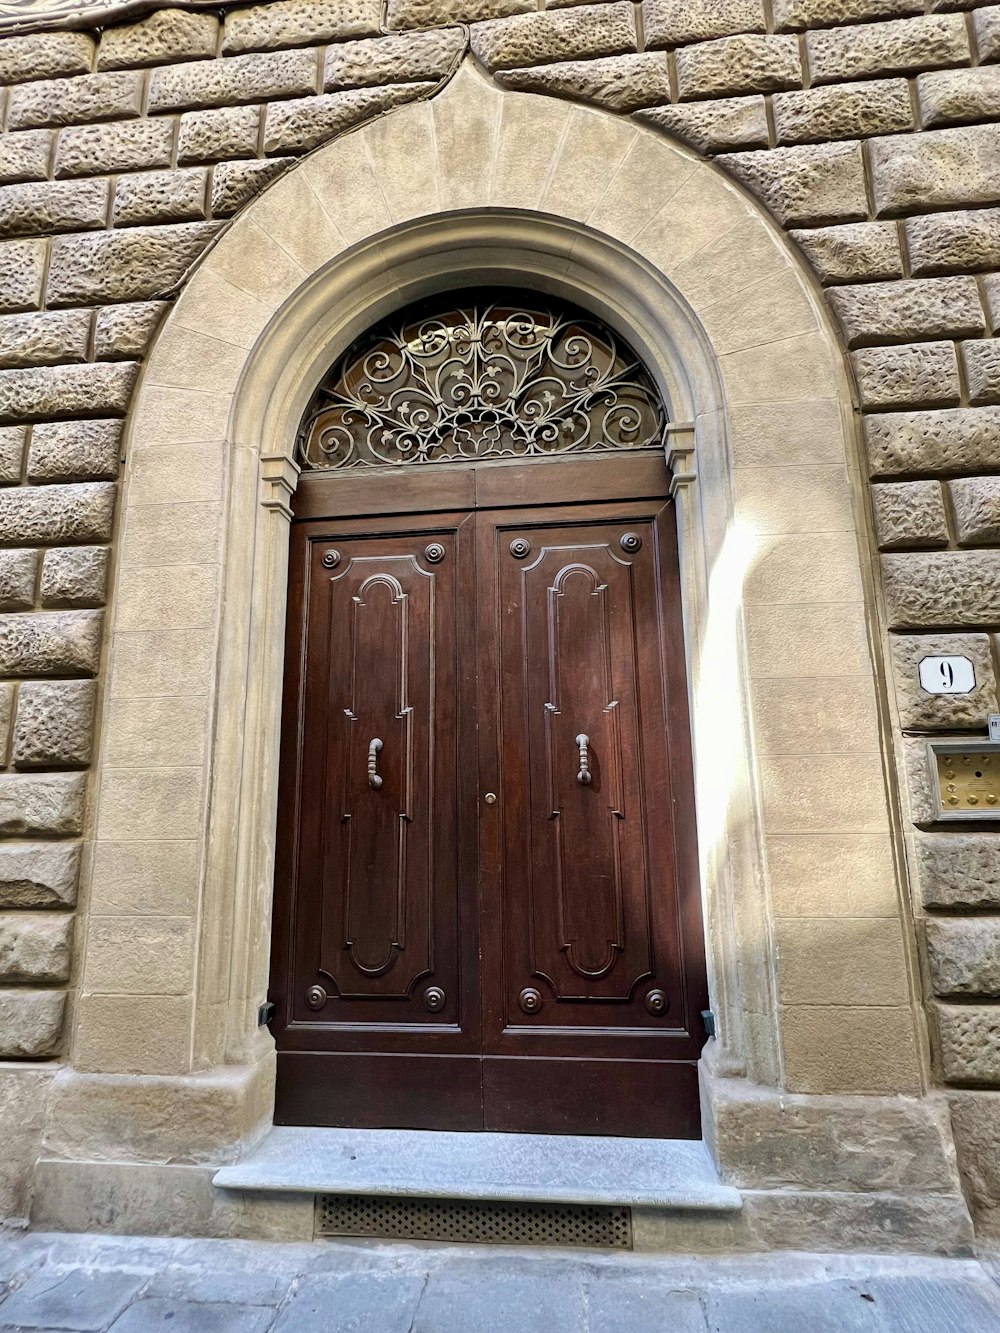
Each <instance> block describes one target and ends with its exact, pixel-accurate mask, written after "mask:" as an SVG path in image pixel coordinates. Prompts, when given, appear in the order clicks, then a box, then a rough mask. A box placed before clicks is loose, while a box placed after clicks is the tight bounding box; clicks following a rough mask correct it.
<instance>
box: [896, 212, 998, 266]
mask: <svg viewBox="0 0 1000 1333" xmlns="http://www.w3.org/2000/svg"><path fill="white" fill-rule="evenodd" d="M903 228H904V230H905V232H906V243H907V249H908V250H909V254H910V269H911V271H912V273H913V274H914V275H915V276H918V277H923V276H925V275H927V274H935V273H972V272H977V271H978V270H980V269H986V268H994V267H996V266H997V265H1000V209H998V208H982V209H976V210H975V211H973V212H960V213H931V214H929V215H928V216H927V217H922V218H920V217H917V218H907V219H906V221H905V222H904V223H903Z"/></svg>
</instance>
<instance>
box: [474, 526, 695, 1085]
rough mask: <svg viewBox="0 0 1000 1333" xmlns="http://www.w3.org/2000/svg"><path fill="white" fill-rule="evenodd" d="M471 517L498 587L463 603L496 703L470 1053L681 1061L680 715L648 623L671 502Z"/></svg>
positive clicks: (689, 1016) (683, 855)
mask: <svg viewBox="0 0 1000 1333" xmlns="http://www.w3.org/2000/svg"><path fill="white" fill-rule="evenodd" d="M481 518H482V519H485V520H487V521H489V523H490V528H489V530H487V531H486V532H483V531H482V530H481V532H480V539H479V540H480V560H479V564H480V569H481V571H482V578H483V580H484V583H489V582H493V584H494V586H495V589H496V594H495V599H491V596H490V589H489V587H482V588H481V592H480V605H481V606H482V607H489V606H490V604H491V600H495V604H496V607H497V610H496V613H495V624H494V625H493V626H492V627H491V630H490V631H489V632H485V633H481V635H480V639H481V642H482V643H483V645H484V647H483V652H484V653H485V652H486V651H487V649H486V646H485V645H486V644H488V643H492V644H494V645H495V652H496V666H495V667H492V666H490V665H487V666H486V667H485V669H486V670H487V671H493V670H495V672H496V676H497V681H498V692H499V709H498V715H497V716H494V718H493V726H494V728H495V739H493V738H491V740H490V742H489V743H488V745H487V758H486V765H487V768H489V767H490V765H491V762H492V761H491V756H490V754H489V750H490V748H491V747H493V746H495V747H496V749H497V750H498V751H499V754H500V756H501V763H502V776H498V779H497V780H498V782H499V785H500V789H501V790H500V802H499V806H500V810H501V816H500V821H499V822H501V823H502V830H503V832H502V847H501V849H500V855H499V856H498V857H496V858H495V864H496V865H497V867H498V871H497V874H496V875H495V876H494V880H495V883H494V885H493V886H491V887H490V888H485V889H484V901H485V902H489V903H492V904H493V911H492V912H490V913H488V917H487V923H486V924H487V929H488V930H491V931H492V939H491V941H490V943H489V944H487V945H486V947H485V948H484V966H485V967H490V966H492V967H493V976H492V979H488V980H486V981H485V982H484V995H485V997H486V1000H485V1003H486V1014H487V1020H486V1024H487V1025H486V1032H485V1040H486V1047H485V1049H486V1051H487V1052H488V1053H489V1052H496V1053H513V1052H515V1051H516V1052H520V1053H523V1054H526V1055H527V1054H530V1055H534V1056H538V1055H542V1054H547V1055H549V1056H550V1057H558V1056H563V1057H565V1056H569V1055H577V1054H586V1055H588V1056H607V1057H612V1058H615V1059H623V1058H626V1057H628V1058H633V1059H649V1058H651V1057H653V1056H654V1055H655V1057H656V1058H660V1059H678V1058H687V1059H694V1058H696V1057H697V1054H698V1051H699V1049H700V1046H701V1042H702V1040H703V1038H702V1037H701V1035H700V1031H699V1028H700V1021H699V1017H700V1009H701V1008H702V1007H703V1006H704V1003H705V1001H704V974H703V964H702V962H701V948H700V939H699V936H698V932H697V929H695V931H694V933H693V935H692V936H691V938H690V939H688V940H682V934H681V911H680V900H681V898H682V897H688V896H690V895H691V893H692V892H694V893H695V895H696V893H697V890H696V887H695V886H696V885H697V867H696V863H695V857H694V838H693V828H692V827H691V821H690V816H688V819H687V822H686V824H685V822H684V820H683V819H682V818H680V819H679V818H678V817H677V816H678V815H679V814H680V812H686V811H687V810H689V809H690V806H691V800H690V756H689V752H688V739H687V732H686V710H685V716H684V725H683V727H681V726H679V725H678V719H677V718H672V717H670V716H669V715H668V711H667V706H666V700H667V698H668V697H669V695H670V694H672V693H674V692H676V691H678V690H679V691H680V693H681V699H682V701H683V699H684V697H685V690H686V684H685V676H684V671H683V661H684V658H683V645H682V642H681V638H680V635H681V627H680V620H679V616H677V615H673V616H665V615H664V594H665V593H669V594H675V593H676V587H664V579H665V578H666V579H668V580H669V578H670V571H671V569H672V568H673V567H674V565H675V561H676V552H675V548H674V540H675V539H674V528H673V512H672V506H670V505H664V504H663V503H662V502H661V503H657V504H652V505H650V504H646V505H644V506H638V505H630V506H622V505H618V506H615V507H614V508H613V509H612V508H611V507H609V506H588V507H587V508H586V509H582V510H579V511H577V510H573V511H566V512H564V513H561V514H560V513H558V512H557V511H552V510H540V511H534V512H527V513H524V512H519V513H517V514H516V515H514V514H512V515H508V516H503V515H482V516H481ZM553 520H556V521H553ZM636 537H638V539H639V546H638V549H637V550H634V551H632V550H629V549H625V548H624V547H623V544H622V539H623V538H624V539H625V546H626V547H630V546H631V545H632V544H633V541H634V538H636ZM519 542H521V543H526V544H527V545H528V547H529V548H530V549H529V552H528V554H527V555H525V556H523V557H521V558H519V553H520V551H521V550H522V549H523V547H521V546H518V543H519ZM674 733H676V734H674ZM583 736H586V737H587V741H586V742H585V743H583V742H581V738H582V737H583ZM582 744H585V746H586V748H585V750H584V751H583V752H582V753H581V746H582ZM581 774H582V775H583V777H584V780H583V781H581V780H580V775H581ZM587 779H589V780H587ZM498 832H499V831H498V830H495V831H494V836H496V834H497V833H498ZM488 856H489V853H487V858H488ZM484 859H486V858H484ZM486 863H487V864H488V863H489V862H488V859H487V860H486ZM685 945H686V949H685Z"/></svg>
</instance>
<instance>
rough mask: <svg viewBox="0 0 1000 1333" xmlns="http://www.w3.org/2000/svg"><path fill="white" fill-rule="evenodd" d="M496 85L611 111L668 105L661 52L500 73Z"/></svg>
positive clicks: (573, 61) (572, 61) (668, 93)
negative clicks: (593, 105)
mask: <svg viewBox="0 0 1000 1333" xmlns="http://www.w3.org/2000/svg"><path fill="white" fill-rule="evenodd" d="M497 83H499V84H500V85H501V86H502V87H504V88H516V89H518V90H519V91H520V92H528V93H545V94H549V95H551V96H555V97H573V98H577V99H578V100H579V101H582V102H594V103H596V104H597V105H598V106H606V107H608V108H609V110H611V111H638V110H639V109H640V108H642V107H648V106H656V105H657V104H658V103H661V102H669V101H670V75H669V71H668V69H667V59H666V56H665V55H664V54H663V53H662V52H652V51H651V52H646V53H645V54H643V55H634V56H631V55H630V56H608V57H607V58H605V59H603V60H566V61H561V62H560V63H559V64H557V65H533V66H530V67H529V68H528V69H511V70H501V71H499V73H498V74H497Z"/></svg>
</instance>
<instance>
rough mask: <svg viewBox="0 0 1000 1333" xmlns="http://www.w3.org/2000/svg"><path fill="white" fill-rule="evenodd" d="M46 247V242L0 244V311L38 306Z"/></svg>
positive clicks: (40, 300)
mask: <svg viewBox="0 0 1000 1333" xmlns="http://www.w3.org/2000/svg"><path fill="white" fill-rule="evenodd" d="M48 246H49V242H48V241H3V242H0V310H33V309H37V308H38V307H39V306H40V305H41V302H42V282H43V280H44V275H45V256H46V253H47V251H48Z"/></svg>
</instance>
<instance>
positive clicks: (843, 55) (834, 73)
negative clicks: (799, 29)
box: [806, 14, 969, 83]
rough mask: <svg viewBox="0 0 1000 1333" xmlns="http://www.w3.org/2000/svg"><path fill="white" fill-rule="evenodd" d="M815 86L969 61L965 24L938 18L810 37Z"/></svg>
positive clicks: (957, 19) (956, 19)
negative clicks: (865, 76) (867, 75)
mask: <svg viewBox="0 0 1000 1333" xmlns="http://www.w3.org/2000/svg"><path fill="white" fill-rule="evenodd" d="M806 48H807V50H808V53H809V69H810V71H811V73H812V81H813V83H834V82H836V81H837V80H840V79H856V78H858V77H859V76H863V75H866V74H907V73H910V72H911V71H914V70H925V69H940V68H942V67H944V66H947V65H963V64H968V62H969V42H968V38H967V36H966V32H965V22H964V20H963V19H962V17H961V15H959V14H936V15H928V16H926V17H922V18H905V19H897V20H895V21H893V22H889V23H866V24H864V26H862V27H844V28H832V29H830V30H829V31H826V32H810V33H807V34H806Z"/></svg>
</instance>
